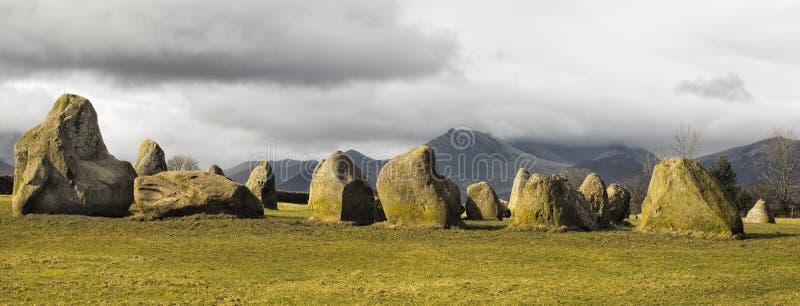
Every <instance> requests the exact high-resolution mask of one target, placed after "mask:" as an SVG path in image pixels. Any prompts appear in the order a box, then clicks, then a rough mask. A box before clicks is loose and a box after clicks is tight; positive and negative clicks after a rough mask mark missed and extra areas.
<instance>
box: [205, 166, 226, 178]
mask: <svg viewBox="0 0 800 306" xmlns="http://www.w3.org/2000/svg"><path fill="white" fill-rule="evenodd" d="M206 173H210V174H216V175H221V176H225V171H222V168H220V167H219V166H217V165H216V164H214V165H211V166H209V167H208V169H206Z"/></svg>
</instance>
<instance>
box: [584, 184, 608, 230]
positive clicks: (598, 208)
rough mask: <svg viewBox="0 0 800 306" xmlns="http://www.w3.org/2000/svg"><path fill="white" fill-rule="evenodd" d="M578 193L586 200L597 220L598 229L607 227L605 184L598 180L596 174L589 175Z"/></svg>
mask: <svg viewBox="0 0 800 306" xmlns="http://www.w3.org/2000/svg"><path fill="white" fill-rule="evenodd" d="M578 191H580V193H581V194H583V196H584V198H586V201H587V202H588V203H589V208H590V209H591V210H592V213H594V215H595V218H597V223H598V224H599V225H600V227H607V226H608V225H609V215H608V194H607V193H606V183H604V182H603V180H602V179H600V176H599V175H597V173H589V175H587V176H586V179H584V180H583V184H581V187H580V188H579V189H578Z"/></svg>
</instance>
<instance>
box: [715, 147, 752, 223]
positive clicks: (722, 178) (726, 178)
mask: <svg viewBox="0 0 800 306" xmlns="http://www.w3.org/2000/svg"><path fill="white" fill-rule="evenodd" d="M708 173H709V174H711V176H713V177H714V178H716V179H717V181H718V182H719V184H720V187H722V191H724V192H725V194H726V195H728V198H729V199H730V200H731V201H732V202H733V204H734V205H736V209H738V210H739V211H740V212H744V211H747V210H748V209H750V206H751V205H752V204H753V203H751V202H753V198H752V197H751V196H750V195H749V194H748V193H747V192H745V191H744V190H743V189H742V187H740V186H739V184H738V182H737V181H736V172H735V171H733V167H732V165H731V162H730V161H728V156H725V155H723V156H720V157H719V160H717V165H716V166H712V167H711V169H709V170H708Z"/></svg>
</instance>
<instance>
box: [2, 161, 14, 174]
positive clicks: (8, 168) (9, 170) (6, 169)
mask: <svg viewBox="0 0 800 306" xmlns="http://www.w3.org/2000/svg"><path fill="white" fill-rule="evenodd" d="M0 175H14V166H12V165H9V164H8V163H6V162H4V161H2V160H0Z"/></svg>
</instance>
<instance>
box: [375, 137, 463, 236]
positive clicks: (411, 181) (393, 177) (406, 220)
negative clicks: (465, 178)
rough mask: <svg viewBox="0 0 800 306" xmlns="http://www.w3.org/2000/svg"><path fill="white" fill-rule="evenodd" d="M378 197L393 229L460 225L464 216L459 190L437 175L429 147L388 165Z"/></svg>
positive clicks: (381, 180)
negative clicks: (398, 227) (394, 227)
mask: <svg viewBox="0 0 800 306" xmlns="http://www.w3.org/2000/svg"><path fill="white" fill-rule="evenodd" d="M378 194H379V195H380V198H381V203H382V204H383V209H384V211H385V213H386V219H387V221H388V222H389V223H390V224H393V225H407V226H434V227H450V226H453V225H458V224H460V223H461V214H462V213H464V206H463V205H461V196H460V193H459V191H458V186H457V185H456V184H455V183H453V181H451V180H450V179H448V178H447V177H444V176H442V175H440V174H438V173H437V172H436V159H435V156H434V153H433V149H431V148H430V147H428V146H427V145H421V146H418V147H416V148H414V149H411V151H408V152H406V153H403V154H400V155H398V156H396V157H395V158H393V159H392V160H390V161H389V162H388V163H386V165H385V166H384V167H383V169H381V172H380V174H379V175H378Z"/></svg>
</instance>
